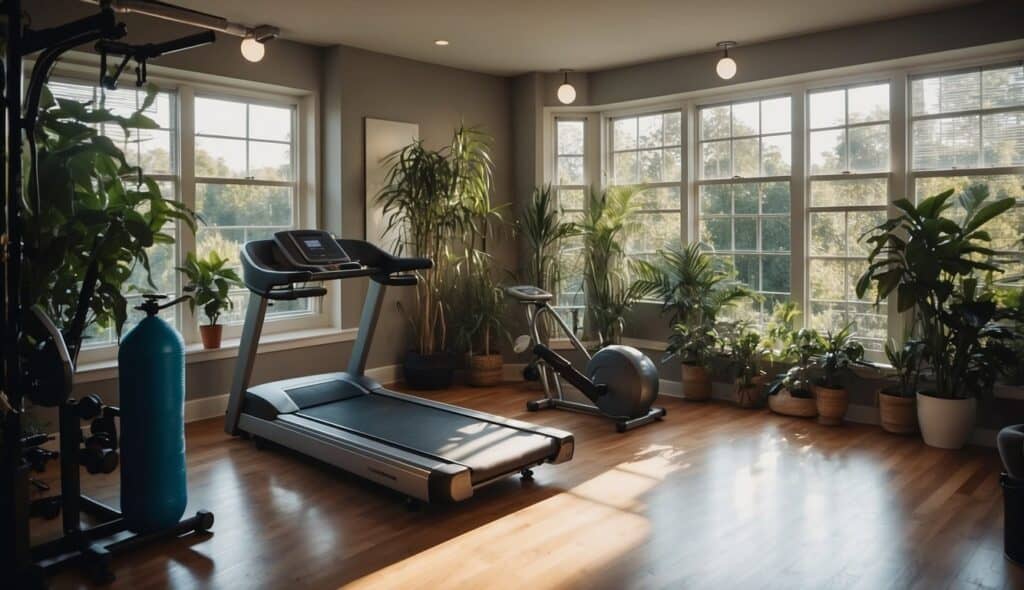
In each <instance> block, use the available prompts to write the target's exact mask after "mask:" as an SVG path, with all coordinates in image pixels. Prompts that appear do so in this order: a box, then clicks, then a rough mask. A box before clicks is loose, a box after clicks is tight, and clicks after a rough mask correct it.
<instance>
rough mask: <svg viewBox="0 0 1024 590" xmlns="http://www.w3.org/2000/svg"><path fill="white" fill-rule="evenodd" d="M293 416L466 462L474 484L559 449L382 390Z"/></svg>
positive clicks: (542, 439) (518, 432) (505, 428)
mask: <svg viewBox="0 0 1024 590" xmlns="http://www.w3.org/2000/svg"><path fill="white" fill-rule="evenodd" d="M296 415H298V416H303V417H306V418H311V419H314V420H318V421H321V422H327V423H330V424H335V425H337V426H338V427H340V428H343V429H346V430H349V431H352V432H356V433H359V434H364V435H366V436H368V437H371V438H375V439H378V440H381V441H385V442H388V443H389V444H394V445H396V446H400V447H404V448H406V449H408V450H410V451H413V452H419V453H420V454H424V455H430V456H434V457H441V458H444V459H446V460H448V461H450V462H452V463H457V464H460V465H465V466H466V467H468V468H469V469H470V470H471V471H472V481H473V484H474V485H476V484H479V483H481V482H484V481H487V480H489V479H492V478H494V477H498V476H500V475H505V474H507V473H510V472H513V471H517V470H519V469H521V468H523V467H527V466H531V465H534V464H536V463H540V462H543V461H544V460H545V459H547V458H549V457H551V456H552V455H553V454H555V453H556V452H557V444H556V443H555V441H554V440H553V439H551V438H550V437H547V436H544V435H540V434H535V433H532V432H526V431H523V430H517V429H515V428H510V427H508V426H503V425H501V424H495V423H493V422H487V421H485V420H477V419H474V418H470V417H468V416H463V415H461V414H455V413H452V412H446V411H444V410H439V409H436V408H432V407H429V406H423V405H420V404H417V403H412V402H405V401H402V400H398V399H395V398H391V397H386V396H382V395H374V394H369V395H362V396H358V397H354V398H350V399H346V400H340V401H336V402H331V403H328V404H324V405H321V406H315V407H312V408H306V409H303V410H301V411H299V412H298V413H297V414H296Z"/></svg>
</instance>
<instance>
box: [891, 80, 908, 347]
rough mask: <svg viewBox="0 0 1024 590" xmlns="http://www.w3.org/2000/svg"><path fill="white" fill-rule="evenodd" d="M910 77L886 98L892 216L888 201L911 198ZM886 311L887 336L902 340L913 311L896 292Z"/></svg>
mask: <svg viewBox="0 0 1024 590" xmlns="http://www.w3.org/2000/svg"><path fill="white" fill-rule="evenodd" d="M909 84H910V78H909V77H908V76H907V74H906V73H905V72H902V73H900V74H898V75H896V76H895V77H894V79H893V80H892V84H891V89H890V93H891V94H890V96H891V100H890V101H889V117H890V122H889V123H890V127H889V128H890V131H889V138H890V142H891V146H892V152H891V155H890V165H891V167H892V171H891V172H892V173H891V174H890V175H889V206H888V208H887V214H888V215H887V216H888V217H889V218H893V217H896V216H898V215H899V213H900V212H899V210H898V209H897V208H896V207H894V206H893V205H892V202H893V201H895V200H897V199H901V198H913V196H912V195H913V186H912V184H913V179H912V178H911V177H910V174H908V172H909V170H910V162H911V161H912V160H911V159H910V158H911V156H910V150H911V145H910V143H911V142H910V137H909V136H910V125H909V123H908V121H909V117H908V113H909V112H910V102H909V100H910V99H909V93H908V88H909ZM887 304H888V305H887V311H888V328H889V330H888V336H889V338H892V339H893V340H895V341H896V342H903V341H904V340H905V339H906V338H907V337H908V336H909V335H910V330H911V326H912V325H913V312H912V311H907V312H904V313H900V311H899V309H898V307H897V305H896V294H895V293H892V294H890V295H889V297H888V300H887Z"/></svg>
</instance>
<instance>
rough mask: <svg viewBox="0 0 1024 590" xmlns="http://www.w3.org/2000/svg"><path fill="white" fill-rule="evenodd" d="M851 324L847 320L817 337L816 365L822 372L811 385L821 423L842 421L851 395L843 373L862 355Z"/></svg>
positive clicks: (859, 359) (861, 348) (828, 423)
mask: <svg viewBox="0 0 1024 590" xmlns="http://www.w3.org/2000/svg"><path fill="white" fill-rule="evenodd" d="M852 325H853V324H852V323H851V324H846V325H845V326H843V327H842V328H841V329H839V330H838V331H836V332H833V331H832V330H829V331H828V332H826V333H825V336H824V337H823V338H822V339H821V341H820V343H821V352H820V354H819V356H818V357H817V365H818V368H819V369H820V370H821V376H820V377H818V379H817V380H816V381H815V383H814V387H813V391H814V401H815V404H816V406H817V409H818V423H820V424H825V425H828V426H836V425H839V424H842V423H843V417H845V416H846V410H847V408H849V407H850V396H849V394H848V393H847V391H846V388H845V387H844V383H843V377H844V375H845V373H846V372H847V370H848V369H849V367H850V365H852V364H856V363H859V362H861V359H862V358H864V347H863V346H862V345H861V343H860V342H857V341H856V340H853V333H852V331H851V326H852Z"/></svg>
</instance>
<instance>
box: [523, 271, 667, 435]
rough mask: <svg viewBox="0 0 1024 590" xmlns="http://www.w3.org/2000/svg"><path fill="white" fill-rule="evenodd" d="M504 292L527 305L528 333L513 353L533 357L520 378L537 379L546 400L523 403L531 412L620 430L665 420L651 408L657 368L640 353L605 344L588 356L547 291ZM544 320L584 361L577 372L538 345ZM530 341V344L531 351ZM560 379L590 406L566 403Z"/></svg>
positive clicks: (531, 288) (655, 395)
mask: <svg viewBox="0 0 1024 590" xmlns="http://www.w3.org/2000/svg"><path fill="white" fill-rule="evenodd" d="M505 292H506V293H507V294H508V295H509V296H510V297H512V298H513V299H515V300H516V301H518V302H519V303H521V304H523V305H524V306H525V307H526V319H527V326H528V328H529V334H528V335H523V336H520V337H519V338H517V339H516V348H515V350H516V352H518V353H522V352H525V351H526V350H527V349H530V350H532V352H533V354H535V355H536V357H537V358H536V359H535V360H534V361H533V362H531V363H530V364H528V365H527V366H526V369H524V371H523V377H524V378H526V379H527V380H528V381H534V380H539V381H540V382H541V385H542V386H543V387H544V393H545V397H544V398H542V399H539V400H535V401H531V402H528V403H527V405H526V407H527V409H528V410H530V411H531V412H535V411H538V410H542V409H546V408H558V409H564V410H573V411H577V412H584V413H588V414H596V415H599V416H604V417H606V418H611V419H612V420H614V421H615V428H616V430H618V431H619V432H625V431H627V430H630V429H632V428H636V427H637V426H643V425H644V424H650V423H651V422H654V421H656V420H661V419H662V418H664V417H665V409H664V408H655V407H652V406H653V405H654V402H655V400H657V399H658V384H659V379H658V369H657V367H655V366H654V363H653V362H652V361H651V359H650V358H648V357H647V355H645V354H644V353H642V352H640V351H639V350H637V349H635V348H633V347H631V346H620V345H613V346H606V347H604V348H602V349H601V350H599V351H597V352H596V353H595V354H594V355H593V356H591V355H590V353H589V352H588V351H587V349H586V347H584V346H583V343H582V342H580V340H579V338H577V337H576V334H575V333H574V332H573V331H572V330H571V329H569V327H568V326H567V325H566V324H565V321H564V320H563V319H562V318H561V317H560V316H559V315H558V314H557V313H555V311H554V309H553V308H552V307H551V306H550V305H549V303H548V302H549V301H551V299H552V298H553V296H552V295H551V293H548V292H547V291H544V290H543V289H540V288H538V287H534V286H531V285H516V286H513V287H508V288H507V289H506V290H505ZM545 316H547V317H550V318H552V322H553V324H554V325H555V326H558V327H559V328H561V330H562V332H563V333H564V335H565V337H566V338H567V339H568V340H569V342H570V343H571V344H572V346H573V349H575V351H576V352H577V353H578V354H580V355H582V356H583V357H584V358H586V359H587V366H586V368H585V371H584V372H580V371H579V370H578V369H576V367H574V366H573V364H572V363H571V362H569V360H568V359H566V358H565V357H563V356H562V355H560V354H558V353H557V352H555V351H554V350H551V348H549V347H548V346H547V344H545V343H544V342H543V341H542V337H541V334H540V324H541V323H542V322H543V321H544V320H543V318H544V317H545ZM531 343H532V344H533V346H532V348H531V346H530V345H531ZM562 379H564V380H565V381H566V382H568V383H569V384H570V385H572V386H573V387H575V388H576V389H577V390H579V391H580V393H582V394H583V395H584V396H586V398H587V399H589V400H590V403H589V404H588V403H584V402H581V401H574V400H570V399H567V398H566V397H565V395H564V393H563V391H562V382H561V380H562Z"/></svg>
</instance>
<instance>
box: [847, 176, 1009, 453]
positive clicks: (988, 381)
mask: <svg viewBox="0 0 1024 590" xmlns="http://www.w3.org/2000/svg"><path fill="white" fill-rule="evenodd" d="M952 199H953V191H952V190H948V191H945V192H942V193H939V194H937V195H935V196H932V197H929V198H926V199H924V200H922V201H921V202H920V203H918V204H916V205H915V204H914V203H912V202H911V201H909V200H907V199H900V200H897V201H895V202H894V203H893V205H894V206H895V207H896V208H897V209H899V211H900V214H899V215H898V216H896V217H894V218H892V219H890V220H888V221H886V222H885V223H882V224H880V225H878V226H876V227H875V228H873V229H872V230H869V232H868V233H867V234H866V235H868V236H869V237H868V239H867V243H868V244H869V245H870V246H871V247H872V250H871V252H870V255H869V257H868V261H869V266H868V268H867V270H866V271H865V272H864V274H863V275H862V276H861V277H860V280H859V281H858V282H857V295H858V297H864V295H865V294H866V293H867V291H868V289H869V288H871V287H874V288H875V300H876V302H879V301H881V300H883V299H885V298H886V297H888V296H889V295H890V294H892V293H895V294H896V306H897V309H898V310H899V311H900V312H908V311H913V314H914V320H915V328H916V330H917V331H918V333H919V334H920V335H921V341H922V346H923V349H922V360H923V361H924V364H925V371H926V373H927V375H928V376H930V377H931V380H930V384H929V385H928V388H927V389H926V390H925V391H919V392H917V417H918V422H919V424H920V427H921V435H922V437H923V438H924V441H925V443H927V444H929V445H931V446H935V447H940V448H951V449H956V448H960V447H962V446H963V445H964V444H966V443H967V439H968V438H969V437H970V434H971V431H972V429H973V427H974V422H975V416H976V411H977V400H976V398H977V397H978V396H981V395H986V394H988V393H990V392H991V390H992V387H993V385H994V382H995V377H996V375H997V374H998V373H999V370H1000V364H1001V363H1009V362H1012V359H1013V355H1012V353H1011V352H1010V351H1009V349H1008V348H1007V347H1006V346H1005V342H1007V341H1009V340H1010V339H1012V336H1013V335H1012V333H1011V331H1010V329H1009V328H1007V327H1006V326H1003V325H1000V324H999V322H1000V320H1001V319H1002V317H1003V315H1004V314H1005V310H1001V309H1000V308H999V306H998V305H997V304H996V302H995V301H994V298H993V296H992V293H991V292H984V291H983V290H982V289H980V288H979V282H978V278H977V277H978V275H979V274H982V273H988V272H993V273H1001V272H1002V269H1001V268H1000V267H999V266H997V265H996V264H995V263H994V261H993V256H994V254H995V252H994V251H993V250H992V249H991V248H989V247H988V243H989V242H990V241H991V236H990V235H989V233H988V232H987V231H985V230H984V229H983V228H984V226H985V225H986V224H987V223H988V222H990V221H991V220H992V219H995V218H997V217H998V216H1000V215H1002V214H1003V213H1004V212H1006V211H1007V210H1009V209H1010V208H1011V207H1013V206H1014V199H1012V198H1002V199H997V200H995V201H991V202H990V201H989V191H988V187H987V186H986V185H973V186H970V187H968V188H967V189H966V190H964V191H963V192H962V193H960V194H959V195H957V197H956V200H955V203H956V211H951V209H952V208H953V207H954V202H953V201H952Z"/></svg>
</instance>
